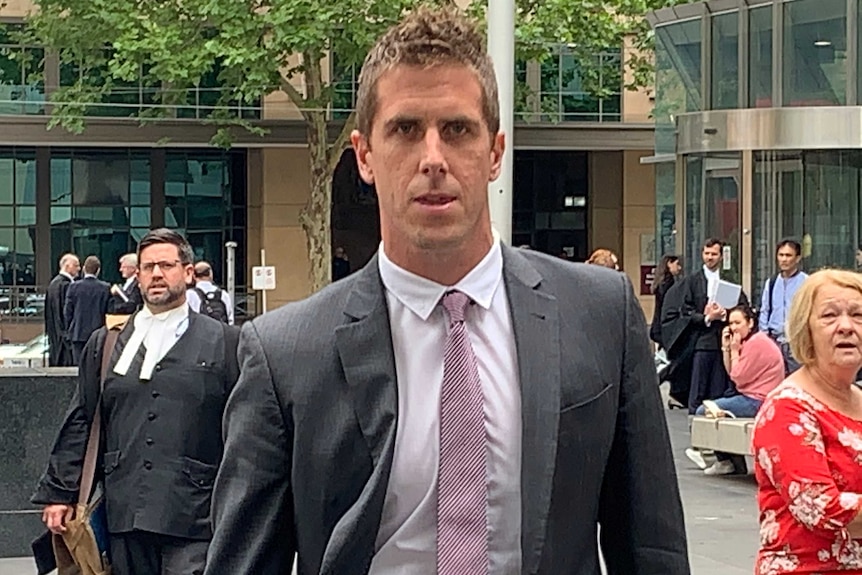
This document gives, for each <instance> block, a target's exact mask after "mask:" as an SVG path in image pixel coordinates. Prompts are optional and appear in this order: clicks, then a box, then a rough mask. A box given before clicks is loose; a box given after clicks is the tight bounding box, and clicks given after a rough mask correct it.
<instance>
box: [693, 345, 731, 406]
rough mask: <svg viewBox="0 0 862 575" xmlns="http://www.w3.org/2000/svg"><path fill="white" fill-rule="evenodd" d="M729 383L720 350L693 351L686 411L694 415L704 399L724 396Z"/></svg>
mask: <svg viewBox="0 0 862 575" xmlns="http://www.w3.org/2000/svg"><path fill="white" fill-rule="evenodd" d="M729 383H730V378H729V377H728V376H727V371H726V370H725V369H724V363H723V362H722V360H721V352H720V351H718V350H715V351H712V350H709V351H703V350H698V351H695V352H694V358H693V359H692V365H691V390H690V391H689V394H688V413H689V414H690V415H694V412H695V411H697V408H698V407H700V405H701V404H702V403H703V400H704V399H717V398H719V397H722V396H724V394H725V392H726V391H727V388H728V385H729Z"/></svg>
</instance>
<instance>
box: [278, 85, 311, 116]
mask: <svg viewBox="0 0 862 575" xmlns="http://www.w3.org/2000/svg"><path fill="white" fill-rule="evenodd" d="M279 77H280V78H281V91H282V92H284V93H285V94H287V97H288V98H290V101H291V102H293V105H294V106H296V107H297V109H298V110H299V113H300V114H302V117H303V119H304V120H305V121H306V122H311V118H310V117H309V115H308V114H307V113H306V111H305V104H306V101H305V97H304V96H303V95H302V94H300V93H299V90H297V89H296V87H294V85H293V84H291V83H290V80H288V79H287V78H285V77H284V76H282V75H280V74H279Z"/></svg>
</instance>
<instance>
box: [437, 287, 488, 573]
mask: <svg viewBox="0 0 862 575" xmlns="http://www.w3.org/2000/svg"><path fill="white" fill-rule="evenodd" d="M470 303H471V301H470V298H469V297H467V295H465V294H463V293H461V292H457V291H452V292H448V293H447V294H446V295H444V296H443V307H444V308H446V311H447V312H448V314H449V336H448V337H447V338H446V350H445V352H444V355H443V387H442V389H441V390H440V463H439V483H438V486H437V573H438V575H487V573H488V522H487V517H486V508H487V484H486V474H485V449H486V445H485V444H486V441H485V439H486V438H485V415H484V409H483V403H484V402H483V398H482V386H481V383H480V382H479V369H478V367H477V365H476V355H475V354H474V353H473V346H472V345H470V337H469V335H468V334H467V327H466V326H465V325H464V315H465V312H466V311H467V307H468V306H469V305H470Z"/></svg>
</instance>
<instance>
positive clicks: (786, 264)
mask: <svg viewBox="0 0 862 575" xmlns="http://www.w3.org/2000/svg"><path fill="white" fill-rule="evenodd" d="M775 257H776V259H777V260H778V269H779V271H782V272H793V271H796V268H798V267H799V260H800V259H802V256H801V255H799V254H797V253H796V250H795V249H794V248H793V246H781V247H780V248H778V252H777V254H776V256H775Z"/></svg>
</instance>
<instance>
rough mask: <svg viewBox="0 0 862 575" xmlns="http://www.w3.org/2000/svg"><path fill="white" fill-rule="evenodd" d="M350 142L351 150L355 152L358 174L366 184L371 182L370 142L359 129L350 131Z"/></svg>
mask: <svg viewBox="0 0 862 575" xmlns="http://www.w3.org/2000/svg"><path fill="white" fill-rule="evenodd" d="M350 143H351V144H353V152H354V153H355V154H356V166H357V167H358V168H359V176H360V177H361V178H362V181H364V182H365V183H366V184H368V185H371V184H373V183H374V171H373V170H372V169H371V159H372V157H371V144H370V142H369V141H368V139H367V138H366V137H365V136H364V135H363V134H361V133H360V132H359V130H353V132H351V133H350Z"/></svg>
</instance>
